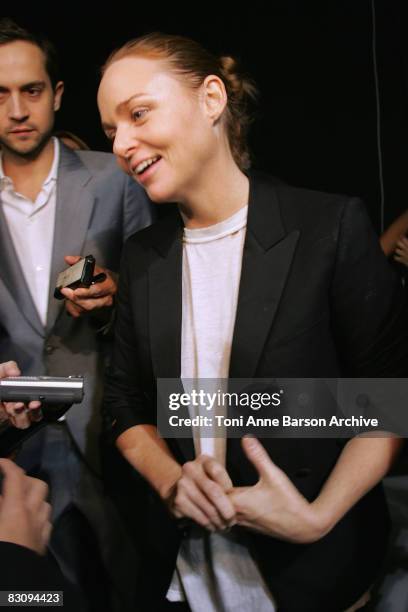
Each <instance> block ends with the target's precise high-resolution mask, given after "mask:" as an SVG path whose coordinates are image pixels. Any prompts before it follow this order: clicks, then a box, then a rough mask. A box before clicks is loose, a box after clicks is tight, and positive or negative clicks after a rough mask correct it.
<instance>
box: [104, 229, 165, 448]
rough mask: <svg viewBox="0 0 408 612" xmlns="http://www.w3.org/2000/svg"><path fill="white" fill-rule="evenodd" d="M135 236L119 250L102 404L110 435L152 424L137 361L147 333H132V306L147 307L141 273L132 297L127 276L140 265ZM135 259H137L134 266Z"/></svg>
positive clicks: (152, 411) (150, 401)
mask: <svg viewBox="0 0 408 612" xmlns="http://www.w3.org/2000/svg"><path fill="white" fill-rule="evenodd" d="M135 238H136V237H133V238H132V239H130V240H128V241H127V243H126V245H125V247H124V251H123V256H122V263H121V269H120V276H119V288H118V299H117V319H116V324H115V344H114V352H113V359H112V364H111V366H110V367H108V368H107V371H106V375H105V395H104V407H105V410H106V417H107V420H108V423H107V425H108V431H109V430H110V435H111V438H113V439H116V438H117V437H118V436H119V435H120V434H121V433H122V432H124V431H126V430H127V429H129V428H130V427H133V426H135V425H141V424H152V425H155V424H156V416H155V415H156V406H155V399H154V397H151V396H150V395H147V394H146V393H145V392H143V384H142V380H141V378H142V371H143V364H141V363H140V358H139V355H140V351H139V348H140V347H139V346H138V343H139V344H140V342H141V341H142V340H141V338H142V337H143V336H144V337H145V338H146V337H147V329H145V330H144V331H143V330H141V333H138V334H136V330H135V317H134V316H133V309H134V308H139V309H143V308H144V307H146V308H147V297H146V295H147V280H146V277H145V275H143V273H141V275H140V276H141V278H139V279H138V280H139V281H140V282H138V283H137V284H138V287H139V290H138V294H137V296H136V298H135V299H134V300H132V296H131V283H130V276H131V275H132V274H133V275H135V274H136V275H138V270H141V269H143V260H144V256H145V255H146V253H143V249H141V248H138V247H139V245H138V244H137V241H136V239H135ZM139 251H140V252H139ZM135 262H138V266H137V268H135V265H134V264H135ZM145 285H146V286H145ZM145 320H146V321H147V316H146V319H145Z"/></svg>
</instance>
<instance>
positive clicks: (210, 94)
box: [201, 74, 227, 123]
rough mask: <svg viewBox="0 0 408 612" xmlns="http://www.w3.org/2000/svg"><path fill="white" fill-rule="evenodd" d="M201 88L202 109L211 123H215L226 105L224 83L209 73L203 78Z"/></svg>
mask: <svg viewBox="0 0 408 612" xmlns="http://www.w3.org/2000/svg"><path fill="white" fill-rule="evenodd" d="M201 88H202V91H201V94H202V103H203V106H204V111H205V113H206V115H207V117H208V118H209V119H211V121H212V123H215V122H216V121H217V120H218V119H219V118H220V116H221V115H222V113H223V111H224V109H225V107H226V105H227V92H226V91H225V85H224V83H223V82H222V80H221V79H220V78H219V77H217V76H216V75H214V74H210V75H208V76H207V77H206V78H205V80H204V82H203V84H202V86H201Z"/></svg>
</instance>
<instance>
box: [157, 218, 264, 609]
mask: <svg viewBox="0 0 408 612" xmlns="http://www.w3.org/2000/svg"><path fill="white" fill-rule="evenodd" d="M247 214H248V207H247V206H245V207H243V208H241V209H240V210H239V211H238V212H237V213H235V214H234V215H233V216H232V217H229V218H228V219H226V220H225V221H222V222H221V223H217V224H216V225H212V226H210V227H205V228H202V229H193V230H192V229H188V228H185V229H184V240H183V302H182V307H183V316H182V337H181V378H182V379H183V386H184V388H185V390H186V391H188V388H189V387H194V385H195V384H196V382H197V381H198V385H197V386H198V387H200V382H199V381H200V380H202V379H212V380H211V381H206V383H205V387H206V391H209V390H210V389H209V386H211V385H213V387H214V388H213V389H212V390H213V391H214V392H216V391H217V390H218V389H220V387H222V386H223V385H225V384H226V379H227V378H228V372H229V363H230V356H231V345H232V336H233V331H234V324H235V315H236V310H237V301H238V292H239V281H240V276H241V265H242V253H243V246H244V240H245V231H246V220H247ZM220 390H226V389H225V388H224V389H220ZM204 410H205V409H204ZM222 410H223V408H222V407H218V413H219V414H220V413H222ZM190 414H192V408H191V407H190ZM192 416H195V415H193V414H192ZM200 433H201V432H200V429H199V428H195V429H194V447H195V453H196V455H198V454H200V453H205V454H207V455H210V456H213V457H215V458H216V459H217V460H218V461H219V462H220V463H222V464H223V465H225V451H226V436H225V432H224V435H220V430H219V428H217V437H211V436H210V437H208V433H209V432H208V429H207V430H206V436H207V437H203V436H202V435H200ZM210 433H211V432H210ZM167 598H168V599H169V600H170V601H182V600H185V599H187V601H188V603H189V606H190V608H191V609H192V611H193V612H201V611H202V612H204V611H205V612H218V610H220V609H222V610H225V612H228V611H229V610H231V611H232V610H237V609H242V610H257V612H274V611H275V606H274V603H273V601H272V598H271V595H270V594H269V592H268V590H267V588H266V586H265V584H264V581H263V578H262V576H261V574H260V572H259V570H258V568H257V566H256V564H255V563H254V561H253V560H252V557H251V556H250V553H249V551H248V549H247V547H246V546H245V543H243V542H242V541H239V540H238V539H237V538H236V537H235V536H234V535H233V534H221V533H213V534H210V533H208V534H207V533H203V530H201V529H199V528H198V529H197V530H194V529H193V530H192V532H191V534H190V537H188V538H185V539H184V540H183V542H182V544H181V547H180V551H179V555H178V558H177V565H176V570H175V573H174V576H173V580H172V583H171V585H170V588H169V590H168V593H167Z"/></svg>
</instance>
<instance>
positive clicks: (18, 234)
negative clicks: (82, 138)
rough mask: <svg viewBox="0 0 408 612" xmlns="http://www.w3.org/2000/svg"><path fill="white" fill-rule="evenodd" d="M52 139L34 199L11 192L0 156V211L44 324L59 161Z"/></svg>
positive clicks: (57, 148) (56, 144) (9, 181)
mask: <svg viewBox="0 0 408 612" xmlns="http://www.w3.org/2000/svg"><path fill="white" fill-rule="evenodd" d="M53 142H54V159H53V162H52V166H51V169H50V172H49V174H48V176H47V178H46V179H45V181H44V183H43V185H42V188H41V191H40V193H39V194H38V196H37V198H36V200H35V202H33V201H32V200H30V199H29V198H26V197H25V196H23V195H21V194H20V193H18V192H16V191H15V189H14V185H13V181H12V180H11V179H10V178H9V177H8V176H6V175H5V174H4V169H3V163H2V158H1V155H0V195H1V204H2V207H3V212H4V215H5V218H6V221H7V225H8V229H9V232H10V235H11V238H12V240H13V244H14V249H15V251H16V254H17V257H18V260H19V262H20V266H21V269H22V273H23V275H24V278H25V281H26V283H27V285H28V288H29V290H30V293H31V295H32V298H33V301H34V304H35V306H36V308H37V310H38V314H39V315H40V319H41V321H42V323H43V325H44V326H45V325H46V322H47V308H48V292H49V286H50V273H51V259H52V247H53V241H54V223H55V207H56V196H57V175H58V162H59V142H58V140H57V139H56V138H53Z"/></svg>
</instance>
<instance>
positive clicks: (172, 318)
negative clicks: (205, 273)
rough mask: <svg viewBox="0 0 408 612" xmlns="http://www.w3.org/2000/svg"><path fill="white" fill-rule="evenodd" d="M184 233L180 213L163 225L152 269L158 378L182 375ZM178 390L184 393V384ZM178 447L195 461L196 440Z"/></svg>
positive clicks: (152, 344) (152, 330) (152, 323)
mask: <svg viewBox="0 0 408 612" xmlns="http://www.w3.org/2000/svg"><path fill="white" fill-rule="evenodd" d="M157 229H158V230H159V228H158V227H157ZM182 232H183V223H182V221H181V218H180V215H179V213H178V212H177V211H174V212H172V213H171V214H169V215H167V216H166V217H165V218H164V219H163V220H162V221H161V222H160V230H159V231H158V232H157V234H156V239H155V242H154V245H153V248H154V251H155V252H154V256H153V261H152V263H151V265H150V267H149V334H150V347H151V353H152V362H153V370H154V375H155V377H156V378H174V379H180V375H181V321H182V273H183V243H182ZM177 391H181V392H182V391H183V389H182V387H181V382H180V386H179V388H178V389H177ZM181 412H183V414H180V415H179V416H185V417H188V410H187V409H186V408H184V410H183V409H182V410H180V413H181ZM177 446H178V447H179V450H180V451H181V453H182V455H183V456H184V458H185V459H186V460H189V459H193V457H194V445H193V440H192V437H190V438H178V439H177Z"/></svg>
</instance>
